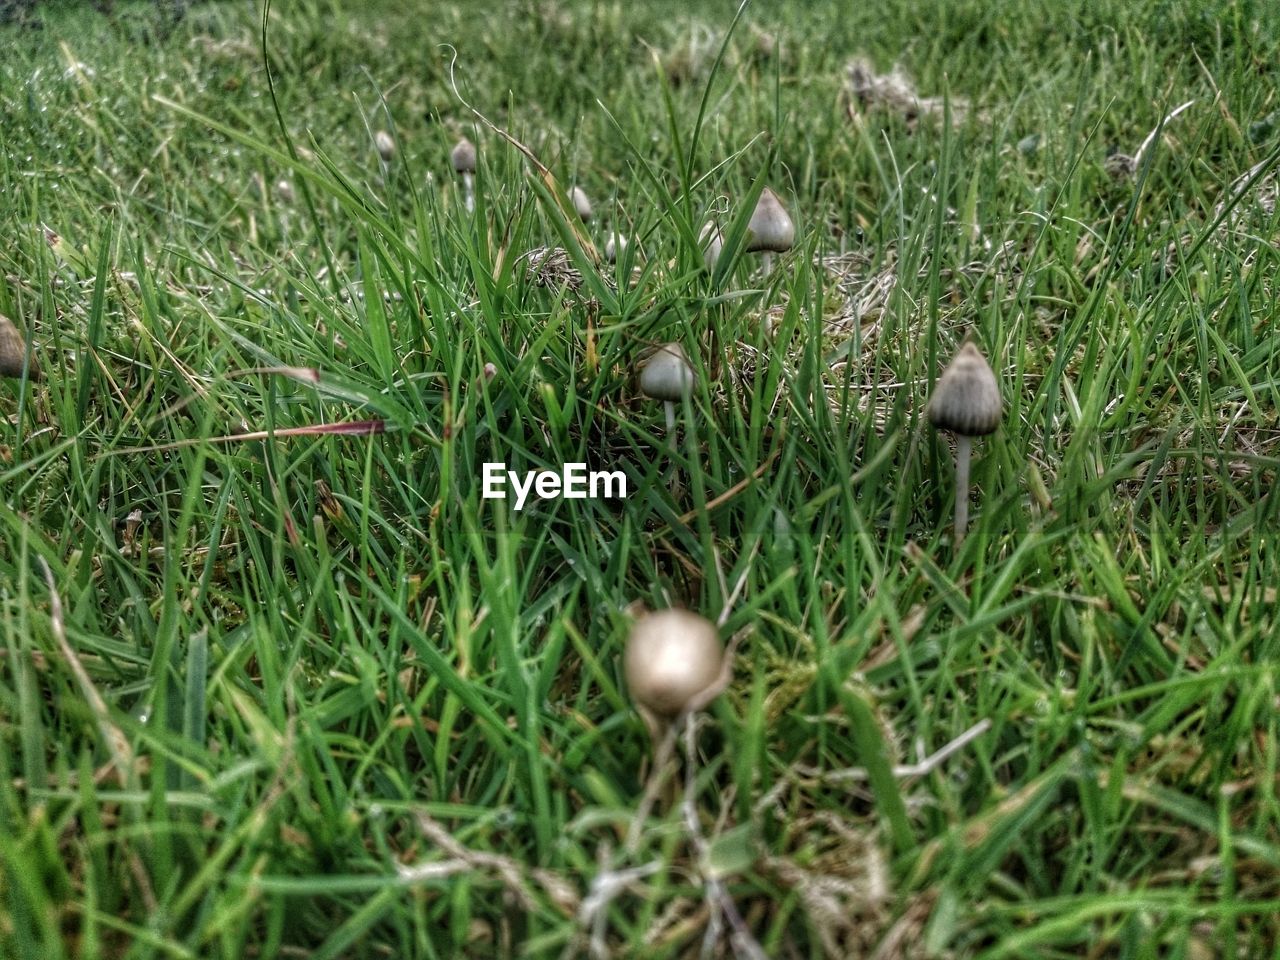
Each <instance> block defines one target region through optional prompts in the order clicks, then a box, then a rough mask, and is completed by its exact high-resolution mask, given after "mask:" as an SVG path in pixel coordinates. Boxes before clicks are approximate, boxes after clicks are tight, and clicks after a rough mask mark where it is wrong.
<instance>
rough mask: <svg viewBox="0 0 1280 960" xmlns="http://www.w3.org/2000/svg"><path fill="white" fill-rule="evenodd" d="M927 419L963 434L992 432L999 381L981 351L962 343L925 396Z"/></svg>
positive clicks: (997, 420)
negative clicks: (930, 391)
mask: <svg viewBox="0 0 1280 960" xmlns="http://www.w3.org/2000/svg"><path fill="white" fill-rule="evenodd" d="M928 413H929V422H930V423H932V424H933V425H934V426H935V427H937V428H938V429H939V430H950V431H951V432H952V433H958V434H960V435H962V436H966V437H980V436H983V435H984V434H988V433H993V432H994V431H995V429H996V427H998V426H1000V418H1001V416H1002V414H1003V407H1002V404H1001V401H1000V385H999V384H998V383H997V382H996V375H995V373H993V372H992V370H991V365H990V364H989V363H987V358H986V357H984V356H983V355H982V351H981V350H979V349H978V348H977V347H975V346H974V345H973V344H972V343H966V344H964V346H962V347H961V348H960V351H959V352H958V353H957V354H956V355H955V356H954V357H953V358H952V359H951V362H950V363H949V364H947V368H946V369H945V370H943V371H942V376H941V377H939V378H938V383H937V386H935V387H934V388H933V396H932V397H930V398H929V407H928Z"/></svg>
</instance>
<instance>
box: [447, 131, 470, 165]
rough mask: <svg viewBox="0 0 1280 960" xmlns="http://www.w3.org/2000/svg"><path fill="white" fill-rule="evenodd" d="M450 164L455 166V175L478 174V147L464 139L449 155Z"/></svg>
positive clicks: (456, 144) (454, 146)
mask: <svg viewBox="0 0 1280 960" xmlns="http://www.w3.org/2000/svg"><path fill="white" fill-rule="evenodd" d="M449 162H450V163H452V164H453V171H454V173H475V172H476V145H475V144H474V143H472V142H471V141H470V140H468V139H467V138H466V137H463V138H462V139H461V140H459V141H458V142H457V143H455V144H454V145H453V150H452V152H451V153H450V154H449Z"/></svg>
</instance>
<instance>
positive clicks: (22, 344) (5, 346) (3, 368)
mask: <svg viewBox="0 0 1280 960" xmlns="http://www.w3.org/2000/svg"><path fill="white" fill-rule="evenodd" d="M23 370H26V373H27V379H28V380H39V379H40V367H39V365H38V364H37V363H36V358H35V354H32V356H31V366H30V367H28V366H27V341H26V340H24V339H23V337H22V334H21V333H19V332H18V328H17V327H16V326H14V323H13V321H12V320H10V319H9V318H8V317H6V316H5V315H4V314H2V313H0V377H17V378H21V376H22V373H23Z"/></svg>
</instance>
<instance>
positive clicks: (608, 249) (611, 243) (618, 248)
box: [604, 233, 627, 263]
mask: <svg viewBox="0 0 1280 960" xmlns="http://www.w3.org/2000/svg"><path fill="white" fill-rule="evenodd" d="M626 249H627V238H626V237H624V236H623V235H622V234H620V233H611V234H609V239H608V240H606V241H605V244H604V258H605V259H606V260H608V261H609V262H610V263H617V262H618V258H619V257H621V256H622V255H623V253H625V252H626Z"/></svg>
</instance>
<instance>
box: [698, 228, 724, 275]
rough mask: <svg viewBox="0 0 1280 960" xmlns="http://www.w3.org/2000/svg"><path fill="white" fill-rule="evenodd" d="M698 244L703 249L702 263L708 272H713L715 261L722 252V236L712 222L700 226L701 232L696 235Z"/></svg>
mask: <svg viewBox="0 0 1280 960" xmlns="http://www.w3.org/2000/svg"><path fill="white" fill-rule="evenodd" d="M698 243H699V244H701V245H702V247H703V250H702V261H703V263H705V264H706V265H707V269H708V270H714V269H715V268H716V261H717V260H719V259H720V254H721V252H722V251H723V250H724V234H723V233H721V232H720V229H719V227H717V226H716V225H715V222H714V221H711V220H708V221H707V222H706V223H704V224H703V225H702V230H701V231H700V232H699V233H698Z"/></svg>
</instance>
